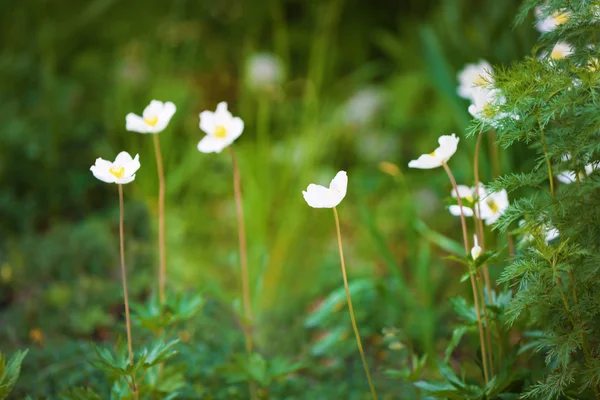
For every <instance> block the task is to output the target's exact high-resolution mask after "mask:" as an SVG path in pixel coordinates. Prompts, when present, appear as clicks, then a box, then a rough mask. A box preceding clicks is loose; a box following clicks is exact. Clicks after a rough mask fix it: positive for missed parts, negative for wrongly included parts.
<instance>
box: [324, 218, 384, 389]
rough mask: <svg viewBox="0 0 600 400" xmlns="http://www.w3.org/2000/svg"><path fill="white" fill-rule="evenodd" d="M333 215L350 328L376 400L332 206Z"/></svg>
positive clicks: (338, 222) (337, 222) (339, 232)
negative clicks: (350, 321)
mask: <svg viewBox="0 0 600 400" xmlns="http://www.w3.org/2000/svg"><path fill="white" fill-rule="evenodd" d="M333 215H334V216H335V227H336V229H337V239H338V247H339V250H340V262H341V264H342V277H343V278H344V289H346V299H347V300H348V310H349V311H350V319H351V320H352V328H353V329H354V335H355V336H356V344H357V345H358V351H359V352H360V357H361V359H362V362H363V366H364V367H365V373H366V374H367V380H368V381H369V387H370V388H371V394H372V395H373V399H374V400H377V392H376V391H375V386H374V385H373V380H372V379H371V373H370V372H369V365H368V364H367V359H366V358H365V352H364V351H363V347H362V343H361V341H360V334H359V333H358V327H357V326H356V319H355V318H354V308H353V307H352V298H351V297H350V289H348V277H347V275H346V264H345V263H344V250H343V249H342V233H341V230H340V218H339V217H338V212H337V209H336V208H335V207H333Z"/></svg>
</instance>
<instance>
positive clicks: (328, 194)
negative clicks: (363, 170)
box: [302, 171, 348, 208]
mask: <svg viewBox="0 0 600 400" xmlns="http://www.w3.org/2000/svg"><path fill="white" fill-rule="evenodd" d="M347 187H348V175H347V174H346V171H340V172H338V173H337V174H336V175H335V177H334V178H333V179H332V180H331V183H330V184H329V187H328V188H326V187H325V186H321V185H315V184H314V183H311V184H310V185H308V188H307V189H306V190H305V191H302V195H303V196H304V200H306V202H307V203H308V205H309V206H311V207H312V208H333V207H335V206H337V205H338V204H340V203H341V201H342V200H343V199H344V197H345V196H346V189H347Z"/></svg>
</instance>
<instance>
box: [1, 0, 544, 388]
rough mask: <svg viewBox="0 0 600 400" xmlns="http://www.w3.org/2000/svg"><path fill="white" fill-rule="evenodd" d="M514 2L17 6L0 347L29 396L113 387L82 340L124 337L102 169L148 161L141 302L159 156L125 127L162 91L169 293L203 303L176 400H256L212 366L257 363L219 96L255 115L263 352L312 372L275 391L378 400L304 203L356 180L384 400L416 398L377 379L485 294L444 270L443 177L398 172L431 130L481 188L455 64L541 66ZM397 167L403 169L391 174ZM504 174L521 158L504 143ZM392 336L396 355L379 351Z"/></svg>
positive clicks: (5, 75) (429, 145)
mask: <svg viewBox="0 0 600 400" xmlns="http://www.w3.org/2000/svg"><path fill="white" fill-rule="evenodd" d="M519 5H520V1H517V0H514V1H513V0H510V1H509V0H504V1H496V0H485V1H480V0H406V1H389V0H385V1H381V2H376V3H373V2H365V1H357V0H346V1H343V0H319V1H316V0H310V1H300V0H289V1H284V0H265V1H256V0H253V1H241V0H222V1H187V0H175V1H172V2H161V1H153V0H146V1H139V0H131V1H119V0H90V1H59V0H3V1H2V2H1V3H0V43H1V47H0V120H1V121H2V123H1V127H0V182H2V189H1V190H0V221H1V222H0V349H1V350H2V351H3V352H8V353H11V352H12V351H14V350H15V349H17V348H24V347H28V348H30V349H31V350H30V353H29V355H28V357H27V359H26V361H25V364H24V367H23V372H22V377H21V380H20V382H19V385H18V389H17V394H16V397H15V398H21V397H22V396H24V394H30V395H32V396H33V398H55V397H54V396H56V395H57V393H58V392H60V391H61V390H63V389H65V388H69V387H71V386H73V385H85V384H92V385H93V384H98V383H97V382H101V381H102V379H101V376H98V375H97V373H96V372H93V371H92V369H91V367H90V366H89V365H88V364H87V363H86V361H87V360H88V359H89V357H90V356H89V354H90V352H89V343H90V342H92V341H99V342H102V341H107V342H108V343H110V342H114V341H115V340H116V338H117V337H118V336H119V335H123V334H124V328H123V323H122V320H121V317H120V316H121V313H122V311H123V309H122V305H121V304H122V300H121V296H122V294H121V286H120V285H121V283H120V278H119V269H118V198H117V190H116V187H115V186H114V185H107V184H103V183H102V182H100V181H98V180H96V179H95V178H93V176H92V174H91V173H90V171H89V167H90V165H92V164H93V162H94V160H95V159H96V158H97V157H103V158H105V159H113V158H114V156H115V155H116V154H117V153H118V152H119V151H121V150H126V151H128V152H130V153H132V154H135V153H139V154H140V160H141V164H142V168H141V169H140V171H139V173H138V175H137V179H136V180H135V182H134V183H132V184H130V185H127V186H125V201H126V204H125V228H126V232H125V235H126V257H127V264H128V273H129V279H130V292H131V296H132V297H133V298H135V299H136V300H138V301H144V300H145V299H146V298H147V297H148V296H149V295H150V294H151V293H152V292H153V291H154V290H155V286H156V284H155V276H156V268H157V250H156V228H157V223H156V217H157V205H156V203H157V193H158V190H157V179H156V164H155V160H154V152H153V148H152V143H151V138H150V137H149V136H148V135H140V134H137V133H132V132H127V131H125V115H126V114H127V113H129V112H136V113H141V111H142V110H143V108H144V107H145V106H146V105H147V104H148V103H149V101H150V100H152V99H158V100H162V101H173V102H174V103H175V104H176V105H177V112H176V114H175V116H174V117H173V119H172V121H171V123H170V125H169V127H168V128H167V129H166V130H165V131H164V132H163V133H161V134H160V140H161V145H162V149H163V157H164V161H165V171H166V181H167V200H166V209H167V257H168V265H167V268H168V279H169V288H170V290H171V291H172V292H175V293H184V292H187V293H196V292H199V293H202V294H203V296H204V297H205V298H206V300H207V303H206V306H205V308H204V310H203V312H202V314H201V315H200V316H199V317H198V318H197V319H196V320H195V321H194V322H193V323H191V324H189V326H187V327H185V330H183V331H182V332H180V337H181V338H182V340H183V342H184V343H183V344H182V346H184V347H185V350H183V351H182V356H181V357H183V358H184V359H185V362H186V363H188V365H189V366H190V367H189V368H188V369H187V372H186V382H187V386H186V388H185V390H184V391H183V392H182V393H183V398H190V399H191V398H207V399H209V398H243V396H244V393H245V392H244V389H243V388H242V389H241V390H239V391H238V392H236V390H237V389H236V388H235V387H230V386H229V385H228V384H227V383H225V382H224V381H223V380H222V379H221V377H220V375H219V368H218V366H219V365H222V364H223V363H225V362H226V361H227V360H228V359H229V358H230V357H231V354H233V353H234V352H243V337H242V335H241V333H240V332H239V329H238V327H237V326H236V323H235V320H234V318H233V315H234V311H233V310H236V309H238V308H239V301H240V295H239V293H240V290H239V288H240V276H239V262H238V253H237V233H236V216H235V207H234V199H233V190H232V176H231V175H232V171H231V165H230V159H229V157H228V155H227V154H226V153H223V154H201V153H199V152H198V151H197V149H196V144H197V142H198V141H199V140H200V139H201V138H202V136H203V135H204V134H203V133H202V132H201V131H200V130H199V128H198V114H199V113H200V112H201V111H203V110H205V109H210V110H214V108H215V107H216V104H217V103H218V102H219V101H227V102H228V103H229V108H230V110H231V111H232V113H233V114H234V115H238V116H240V117H241V118H242V119H243V120H244V121H245V131H244V134H243V135H242V136H241V137H240V138H239V139H238V140H237V141H236V142H235V144H234V149H235V151H236V153H237V157H238V160H239V163H240V169H241V176H242V185H243V195H244V209H245V215H246V231H247V236H248V250H249V265H250V271H251V281H252V301H253V311H254V315H255V326H254V333H253V334H254V337H255V340H256V341H257V344H258V348H259V350H260V352H261V353H262V354H263V355H264V357H266V358H272V357H275V356H281V357H286V358H289V359H292V360H298V361H302V362H304V363H306V365H307V367H306V369H305V370H303V371H302V372H300V373H299V374H298V375H299V376H296V377H288V378H285V379H283V380H282V381H281V382H278V383H277V384H275V385H274V387H273V388H272V389H271V390H272V394H273V395H274V396H279V397H276V398H288V399H338V398H339V399H354V398H356V399H359V398H364V397H361V396H363V395H362V394H365V395H367V394H366V393H368V388H367V387H366V383H365V382H364V378H363V375H362V370H361V368H362V367H361V364H360V359H359V358H358V354H357V352H356V347H355V346H356V344H355V341H354V338H353V336H352V331H351V326H350V324H349V321H348V315H347V311H346V307H345V303H344V299H343V297H340V295H341V293H343V292H340V290H342V289H341V287H342V286H341V284H342V281H341V274H340V269H339V258H338V254H337V251H336V242H335V231H334V225H333V215H332V213H331V211H329V210H315V209H311V208H309V207H308V206H307V205H306V204H305V202H304V200H303V199H302V195H301V191H302V190H303V189H305V188H306V186H307V185H308V184H309V183H311V182H313V183H320V184H327V183H328V182H329V180H330V179H331V178H332V177H333V175H334V174H335V172H337V171H338V170H341V169H345V170H347V171H348V175H349V187H348V195H347V197H346V199H345V200H344V202H343V203H342V204H341V205H340V207H338V208H339V212H340V216H341V220H342V233H343V237H344V246H345V251H346V261H347V265H348V268H349V279H350V282H351V286H352V291H353V296H354V302H355V309H356V312H357V318H358V320H359V326H360V327H361V332H362V335H363V340H364V342H365V345H366V349H367V350H366V351H367V354H368V356H369V359H370V360H371V364H372V366H373V369H374V370H375V379H376V383H377V385H378V387H379V388H380V392H381V393H384V394H385V396H387V397H385V398H389V399H395V398H411V396H413V395H414V392H413V389H412V388H411V387H410V385H409V384H407V383H403V382H402V381H401V380H397V379H394V377H393V376H392V375H393V374H389V373H388V374H386V373H385V371H386V370H387V369H394V368H400V367H401V366H402V365H405V364H406V362H407V359H408V356H410V355H412V354H415V355H418V356H419V357H421V356H423V355H426V354H427V355H429V361H428V362H429V363H434V360H435V359H436V357H443V354H442V353H443V349H444V347H445V344H446V343H447V342H448V340H449V339H450V336H451V328H450V325H451V320H452V318H454V317H453V316H452V313H451V310H450V305H449V303H448V298H449V297H451V296H454V295H456V294H459V293H461V292H468V291H469V288H468V285H466V284H460V283H459V279H458V277H460V275H461V274H462V273H463V271H462V269H461V267H460V266H459V265H458V264H455V263H452V262H450V261H447V260H444V259H443V257H444V256H445V255H447V254H448V253H451V252H453V251H456V249H458V251H459V252H460V245H459V244H457V243H456V242H455V241H454V240H455V239H457V238H459V231H458V229H459V224H458V219H456V218H454V217H452V216H450V214H449V213H448V212H447V210H446V209H445V199H446V198H447V197H448V196H449V193H450V186H449V184H448V182H447V178H446V177H445V175H444V173H443V171H441V170H431V171H418V170H411V171H408V170H407V167H406V165H407V163H408V161H409V160H411V159H413V158H416V157H418V155H419V154H421V153H423V152H429V151H431V150H433V149H434V148H435V146H436V140H437V137H438V136H439V135H442V134H449V133H452V132H456V133H457V134H458V135H459V136H461V138H462V140H461V143H460V145H459V151H458V153H457V154H456V156H455V157H454V158H453V159H452V161H451V163H450V164H451V165H450V166H451V167H452V169H453V170H454V173H455V175H456V177H457V180H458V181H459V183H471V181H472V180H473V176H472V155H473V148H474V145H475V141H474V139H472V138H465V137H464V135H463V132H464V129H465V127H466V126H467V124H468V123H469V120H470V117H469V115H468V113H467V106H468V103H467V102H466V101H464V100H462V99H460V98H458V96H457V95H456V86H457V81H456V73H457V72H458V71H459V70H460V69H461V68H462V67H463V66H464V65H465V64H466V63H468V62H476V61H478V60H480V59H486V60H488V61H489V62H490V63H492V64H494V65H498V64H504V65H509V64H510V63H511V62H512V61H513V60H517V59H520V58H521V57H523V56H524V55H527V54H529V53H530V51H531V47H532V45H533V44H534V42H535V40H536V38H537V33H536V32H535V30H534V29H533V26H532V21H529V22H528V23H526V24H524V25H522V26H519V27H517V28H513V26H512V20H513V17H514V15H515V13H516V10H517V8H518V6H519ZM274 60H276V62H275V64H273V63H274ZM274 67H276V70H277V68H279V70H277V71H279V72H278V75H277V76H276V78H277V79H275V80H270V81H269V80H268V79H267V81H264V80H260V79H259V78H260V76H259V77H257V74H261V73H263V74H266V76H267V78H269V76H270V71H271V68H274ZM261 76H262V75H261ZM384 161H385V162H389V163H393V164H395V165H396V166H397V167H398V168H399V169H398V170H396V169H395V168H394V167H393V166H390V165H389V164H384V166H383V168H382V166H381V164H380V163H381V162H384ZM482 165H483V167H482V168H483V169H482V176H483V180H484V182H486V181H488V180H490V179H492V178H493V173H492V169H491V167H489V165H490V163H489V157H488V155H487V154H484V155H482ZM501 167H502V170H503V171H508V170H510V169H518V162H516V161H515V157H513V156H511V154H509V153H506V152H504V151H502V152H501ZM386 171H387V172H386ZM390 172H391V174H390ZM498 240H499V241H500V242H501V241H502V239H498ZM501 244H502V243H501ZM498 273H499V271H498V270H497V269H496V270H494V269H492V274H493V275H494V276H497V275H498ZM324 299H328V301H327V300H326V301H325V302H323V301H324ZM336 299H339V300H336ZM391 327H395V328H397V329H398V331H396V333H395V335H396V336H395V337H396V339H394V340H395V341H397V342H399V343H402V345H403V346H405V348H404V350H393V349H390V348H389V347H388V345H389V343H388V342H386V341H384V340H382V336H383V335H382V329H384V328H391ZM135 338H136V332H135V329H134V340H135ZM388 339H389V335H388ZM471 357H472V355H471ZM464 358H465V360H466V359H468V358H469V355H464ZM461 362H462V361H461ZM432 365H433V364H432ZM361 393H362V394H361ZM19 396H21V397H19ZM46 396H48V397H46ZM236 396H238V397H236ZM367 396H368V395H367Z"/></svg>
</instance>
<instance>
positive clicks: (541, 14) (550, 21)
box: [535, 6, 571, 33]
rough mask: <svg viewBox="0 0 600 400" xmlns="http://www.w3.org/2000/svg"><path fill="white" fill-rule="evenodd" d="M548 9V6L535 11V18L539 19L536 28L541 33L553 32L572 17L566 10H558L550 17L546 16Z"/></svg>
mask: <svg viewBox="0 0 600 400" xmlns="http://www.w3.org/2000/svg"><path fill="white" fill-rule="evenodd" d="M546 8H547V6H540V7H536V9H535V16H536V18H537V23H536V24H535V27H536V29H537V30H538V31H539V32H540V33H546V32H552V31H553V30H554V29H556V27H557V26H558V25H562V24H564V23H566V22H567V21H569V18H570V17H571V13H569V12H568V11H566V10H556V11H554V12H553V13H552V14H550V15H545V14H546V13H545V9H546Z"/></svg>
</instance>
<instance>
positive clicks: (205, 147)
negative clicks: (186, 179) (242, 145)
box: [198, 101, 244, 153]
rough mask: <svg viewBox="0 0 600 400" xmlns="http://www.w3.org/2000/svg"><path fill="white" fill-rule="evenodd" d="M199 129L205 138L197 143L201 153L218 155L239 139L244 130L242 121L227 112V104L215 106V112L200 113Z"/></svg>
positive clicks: (221, 103)
mask: <svg viewBox="0 0 600 400" xmlns="http://www.w3.org/2000/svg"><path fill="white" fill-rule="evenodd" d="M200 129H202V130H203V131H204V132H205V133H206V136H204V137H203V138H202V140H201V141H200V142H199V143H198V150H200V151H201V152H202V153H220V152H221V150H223V149H224V148H225V147H227V146H229V145H230V144H231V143H233V142H234V140H235V139H237V138H238V137H240V135H241V134H242V132H243V130H244V121H242V120H241V119H240V118H239V117H234V116H232V115H231V113H230V112H229V111H227V103H226V102H224V101H222V102H220V103H219V104H217V110H216V111H215V112H212V111H202V112H201V113H200Z"/></svg>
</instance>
